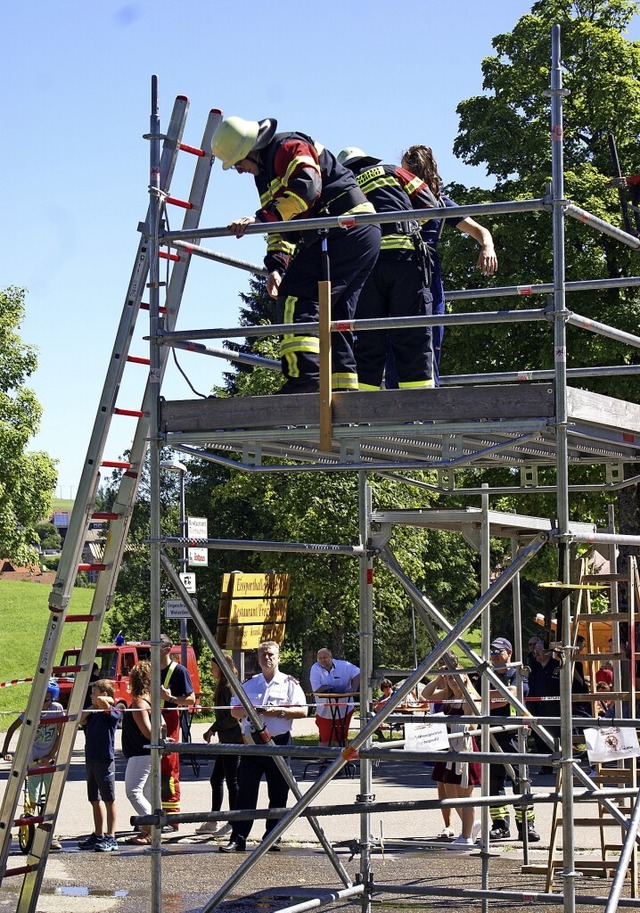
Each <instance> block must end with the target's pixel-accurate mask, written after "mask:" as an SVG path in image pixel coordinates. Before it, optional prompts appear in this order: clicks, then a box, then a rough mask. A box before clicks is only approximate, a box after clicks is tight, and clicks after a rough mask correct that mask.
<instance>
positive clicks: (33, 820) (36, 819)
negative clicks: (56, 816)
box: [13, 815, 52, 827]
mask: <svg viewBox="0 0 640 913" xmlns="http://www.w3.org/2000/svg"><path fill="white" fill-rule="evenodd" d="M48 818H49V821H50V820H51V818H52V815H49V816H48ZM45 820H46V819H45V815H24V817H22V818H16V820H15V821H14V822H13V826H14V827H24V825H25V824H42V823H43V822H44V821H45Z"/></svg>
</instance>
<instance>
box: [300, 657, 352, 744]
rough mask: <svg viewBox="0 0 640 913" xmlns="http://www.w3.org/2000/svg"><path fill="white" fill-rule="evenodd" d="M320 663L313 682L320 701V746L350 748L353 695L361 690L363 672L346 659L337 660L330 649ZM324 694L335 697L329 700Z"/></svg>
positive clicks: (318, 658)
mask: <svg viewBox="0 0 640 913" xmlns="http://www.w3.org/2000/svg"><path fill="white" fill-rule="evenodd" d="M316 659H317V662H316V663H314V664H313V666H312V667H311V672H310V673H309V678H310V679H311V690H312V691H313V693H314V696H315V700H316V726H317V727H318V732H319V736H320V738H319V741H318V745H319V746H320V748H327V747H329V746H330V745H331V742H332V741H335V742H337V744H338V745H346V743H347V734H348V732H349V723H350V721H351V717H352V716H353V697H352V693H353V692H355V691H357V690H358V688H359V686H360V669H359V668H358V667H357V666H354V665H353V663H349V662H347V661H346V660H345V659H334V658H333V654H332V653H331V650H328V649H327V647H322V648H321V649H320V650H318V653H317V655H316ZM322 694H327V695H333V696H332V697H326V698H325V697H322V696H321V695H322ZM341 695H344V697H342V696H341Z"/></svg>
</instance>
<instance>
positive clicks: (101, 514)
mask: <svg viewBox="0 0 640 913" xmlns="http://www.w3.org/2000/svg"><path fill="white" fill-rule="evenodd" d="M91 519H92V520H121V519H122V517H121V516H120V514H109V513H107V512H106V511H102V510H97V511H96V512H95V513H94V514H91Z"/></svg>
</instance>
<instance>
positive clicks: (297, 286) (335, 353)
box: [277, 225, 380, 392]
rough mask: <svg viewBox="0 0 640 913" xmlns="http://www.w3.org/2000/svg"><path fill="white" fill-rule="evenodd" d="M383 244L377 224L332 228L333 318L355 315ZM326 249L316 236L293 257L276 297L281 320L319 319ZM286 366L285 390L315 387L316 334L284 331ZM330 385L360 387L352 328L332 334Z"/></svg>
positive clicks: (293, 390)
mask: <svg viewBox="0 0 640 913" xmlns="http://www.w3.org/2000/svg"><path fill="white" fill-rule="evenodd" d="M379 249H380V227H379V226H378V225H356V226H355V227H354V228H349V229H347V230H345V229H341V228H338V229H333V230H332V231H330V232H329V236H328V250H329V265H330V266H329V268H330V278H331V318H332V319H333V320H352V319H353V318H354V316H355V312H356V305H357V303H358V297H359V295H360V292H361V290H362V287H363V286H364V284H365V281H366V279H367V276H368V275H369V273H370V272H371V270H372V269H373V267H374V264H375V262H376V258H377V256H378V251H379ZM321 257H322V251H321V244H320V243H318V242H317V241H314V242H313V243H311V244H309V245H305V246H303V247H301V249H300V250H299V251H298V253H296V255H295V257H294V258H293V260H292V261H291V263H290V265H289V268H288V269H287V272H286V273H285V276H284V278H283V280H282V283H281V285H280V289H279V294H278V301H277V320H278V322H279V323H306V322H314V321H317V320H318V313H319V304H318V282H319V281H320V280H321V278H322V272H321V271H322V261H321ZM281 351H282V372H283V374H284V376H285V377H286V378H287V381H288V382H287V385H286V387H287V390H288V391H290V392H296V390H297V389H299V390H300V392H305V391H306V390H312V389H317V388H318V384H319V378H320V373H319V352H320V341H319V338H318V336H316V335H304V336H303V335H299V336H298V335H294V334H288V335H286V336H284V338H283V341H282V349H281ZM331 352H332V378H331V380H332V387H333V389H334V390H357V389H358V375H357V369H356V359H355V354H354V351H353V334H352V333H350V332H341V333H333V334H332V336H331Z"/></svg>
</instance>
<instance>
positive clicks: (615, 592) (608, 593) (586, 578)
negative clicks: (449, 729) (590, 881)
mask: <svg viewBox="0 0 640 913" xmlns="http://www.w3.org/2000/svg"><path fill="white" fill-rule="evenodd" d="M579 586H580V590H578V593H579V595H578V603H577V606H576V611H575V613H574V614H573V616H572V626H573V643H574V645H575V650H574V653H573V656H572V659H571V662H572V663H573V664H574V665H576V664H579V669H578V672H577V674H576V673H575V672H574V682H576V681H577V682H578V683H579V684H580V683H582V686H583V688H584V690H583V688H582V687H581V688H580V689H579V690H578V693H574V694H573V699H574V703H573V707H574V708H576V707H577V706H580V705H585V704H587V705H588V707H589V709H588V715H589V716H590V717H592V718H593V719H594V721H595V722H594V723H593V724H592V726H593V727H597V729H594V730H592V731H595V732H597V731H598V730H601V731H602V733H603V735H604V734H605V733H606V732H607V730H608V728H609V727H610V728H611V729H612V730H615V729H616V720H617V721H618V724H619V725H618V727H617V728H618V730H619V729H620V728H621V727H624V723H625V720H630V719H631V720H633V719H634V718H637V701H636V650H635V639H636V623H637V617H636V607H637V604H638V598H639V596H640V581H639V578H638V567H637V561H636V559H635V558H634V557H633V556H631V557H630V558H629V563H628V570H627V571H626V572H625V573H615V572H611V573H602V574H598V573H595V574H594V573H587V572H586V569H585V572H584V573H582V574H581V575H580V581H579ZM593 593H597V594H598V595H599V596H600V597H603V598H600V604H599V605H598V606H597V607H596V605H595V600H594V599H593ZM578 650H580V652H578ZM609 665H610V666H611V675H612V684H611V687H610V688H607V689H606V690H600V689H599V684H598V673H599V671H600V670H601V669H608V668H609ZM604 680H605V679H604V677H602V678H601V682H602V681H604ZM574 719H575V720H576V721H577V720H578V717H576V716H575V710H574ZM574 753H575V762H574V763H581V764H582V765H583V768H584V767H585V766H586V767H588V770H589V777H590V779H591V781H592V783H593V785H594V787H595V788H596V789H598V788H599V789H602V790H609V791H610V790H614V791H616V790H617V791H619V792H620V796H619V797H616V796H615V795H611V793H610V798H611V802H612V805H613V807H614V808H613V811H615V814H612V808H611V807H609V808H607V807H606V806H605V804H603V803H602V802H601V801H598V800H597V796H595V795H594V797H593V799H590V800H589V801H588V802H586V803H584V804H581V805H580V806H579V812H578V813H577V814H576V815H575V816H574V818H573V820H572V822H571V825H572V827H573V828H574V829H576V831H577V832H579V829H581V828H584V829H592V830H593V829H596V830H597V831H598V833H599V840H598V845H597V849H592V850H591V852H590V853H588V854H587V853H585V854H583V855H580V856H578V857H576V860H575V869H576V871H578V872H581V873H583V874H584V875H587V876H592V877H599V878H611V877H613V875H614V874H615V873H616V871H617V869H618V866H619V862H620V858H621V852H622V851H623V849H624V848H625V845H627V844H628V846H629V849H630V855H629V864H628V867H627V869H626V872H625V875H626V877H627V878H628V879H629V880H630V891H631V896H632V897H638V896H639V894H640V885H639V883H638V877H639V871H638V846H637V841H636V839H635V835H634V833H633V829H632V828H631V821H630V819H631V815H632V813H633V803H634V799H633V796H634V795H637V788H638V771H637V762H638V759H637V757H635V756H630V757H626V758H624V759H616V758H615V757H614V755H613V754H612V760H611V761H602V760H595V759H594V760H593V761H591V760H590V757H589V754H588V752H587V745H586V742H585V732H584V728H582V727H579V726H578V727H576V728H575V729H574ZM574 779H575V775H574ZM564 788H566V786H565V784H564V783H563V777H562V770H561V769H560V768H559V769H558V772H557V774H556V793H557V794H558V796H559V797H561V796H562V791H563V789H564ZM569 788H571V787H570V786H569ZM563 824H564V822H563V817H562V811H561V804H560V798H559V799H558V801H556V802H555V803H554V806H553V812H552V822H551V834H550V840H549V853H548V860H547V864H546V866H542V867H540V866H529V867H527V871H531V872H534V871H535V872H542V873H545V874H546V887H545V890H547V891H552V890H553V880H554V875H555V873H556V872H557V871H559V870H561V869H562V867H563V865H564V863H563V861H562V860H561V859H559V858H556V852H557V850H558V841H559V837H560V834H561V833H562V827H563ZM585 842H586V841H585Z"/></svg>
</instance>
